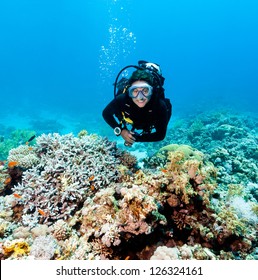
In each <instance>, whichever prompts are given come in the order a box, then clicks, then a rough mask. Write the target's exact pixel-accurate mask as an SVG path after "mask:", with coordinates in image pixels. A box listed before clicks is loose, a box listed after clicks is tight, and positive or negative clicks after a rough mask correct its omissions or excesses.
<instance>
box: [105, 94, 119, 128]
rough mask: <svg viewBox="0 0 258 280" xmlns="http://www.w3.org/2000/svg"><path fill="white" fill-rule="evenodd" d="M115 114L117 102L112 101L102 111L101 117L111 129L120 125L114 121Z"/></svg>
mask: <svg viewBox="0 0 258 280" xmlns="http://www.w3.org/2000/svg"><path fill="white" fill-rule="evenodd" d="M116 112H117V100H116V99H113V100H112V101H111V102H110V103H109V104H108V105H107V106H106V108H105V109H104V110H103V112H102V116H103V118H104V120H105V121H106V123H107V124H108V125H110V126H111V127H112V128H115V127H117V126H120V124H119V123H118V122H117V121H116V119H115V117H114V115H115V114H116Z"/></svg>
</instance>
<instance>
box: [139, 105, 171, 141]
mask: <svg viewBox="0 0 258 280" xmlns="http://www.w3.org/2000/svg"><path fill="white" fill-rule="evenodd" d="M167 124H168V116H167V107H166V104H165V102H164V101H163V100H162V101H160V106H159V110H157V121H156V123H155V125H154V128H155V130H156V131H155V132H153V133H148V134H142V135H140V136H137V139H136V142H156V141H161V140H163V139H164V138H165V136H166V132H167Z"/></svg>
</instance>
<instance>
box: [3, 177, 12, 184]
mask: <svg viewBox="0 0 258 280" xmlns="http://www.w3.org/2000/svg"><path fill="white" fill-rule="evenodd" d="M11 181H12V178H11V177H9V178H6V179H5V181H4V184H5V185H8V184H10V183H11Z"/></svg>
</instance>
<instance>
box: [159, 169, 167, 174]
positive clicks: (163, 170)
mask: <svg viewBox="0 0 258 280" xmlns="http://www.w3.org/2000/svg"><path fill="white" fill-rule="evenodd" d="M160 171H161V172H163V173H167V172H168V170H167V169H164V168H161V169H160Z"/></svg>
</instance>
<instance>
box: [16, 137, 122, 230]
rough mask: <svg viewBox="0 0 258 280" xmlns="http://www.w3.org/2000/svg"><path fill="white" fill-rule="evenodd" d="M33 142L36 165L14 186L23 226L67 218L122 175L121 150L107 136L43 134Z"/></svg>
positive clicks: (49, 222)
mask: <svg viewBox="0 0 258 280" xmlns="http://www.w3.org/2000/svg"><path fill="white" fill-rule="evenodd" d="M36 141H37V144H36V145H35V147H34V155H35V154H36V155H37V159H38V164H35V165H34V166H33V167H31V168H30V169H28V170H26V171H25V172H24V173H23V178H22V182H21V183H18V184H17V185H16V186H14V188H13V191H14V192H15V193H17V194H19V195H20V196H21V199H20V201H19V203H20V204H22V205H24V209H23V212H24V214H27V216H24V217H23V223H24V224H25V225H29V226H34V225H35V223H37V222H41V223H48V224H51V223H53V222H54V221H55V220H58V219H60V218H62V219H68V218H69V217H70V216H71V214H72V213H74V212H75V211H76V210H77V209H78V206H79V205H80V203H83V201H84V200H85V199H86V198H87V197H88V196H90V195H93V194H94V193H95V192H96V191H97V190H99V189H101V188H103V187H106V186H108V185H109V184H110V183H111V182H116V181H117V180H118V179H119V176H121V175H120V174H119V173H118V171H117V170H116V165H117V164H118V163H120V161H119V156H120V153H119V152H118V151H117V148H116V146H115V144H114V143H112V142H109V141H108V140H107V139H103V138H101V137H97V136H95V135H85V136H83V137H81V138H76V137H74V136H73V135H72V134H67V135H64V136H60V135H59V134H53V135H52V134H49V135H45V134H43V135H41V136H40V137H38V138H37V139H36ZM19 150H20V148H18V151H19ZM17 153H18V152H17ZM12 154H14V151H12ZM15 154H16V153H15ZM35 163H36V162H35ZM25 217H26V219H25Z"/></svg>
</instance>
